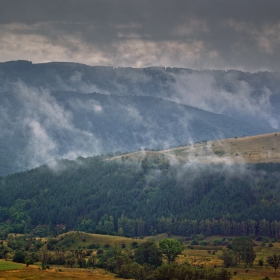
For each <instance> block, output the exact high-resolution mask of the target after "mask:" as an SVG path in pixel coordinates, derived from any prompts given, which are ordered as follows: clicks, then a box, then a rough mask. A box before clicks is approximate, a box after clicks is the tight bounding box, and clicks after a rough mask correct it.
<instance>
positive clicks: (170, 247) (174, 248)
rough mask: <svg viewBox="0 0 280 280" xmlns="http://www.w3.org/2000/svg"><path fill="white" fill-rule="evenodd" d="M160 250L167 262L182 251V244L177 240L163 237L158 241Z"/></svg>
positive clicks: (173, 259)
mask: <svg viewBox="0 0 280 280" xmlns="http://www.w3.org/2000/svg"><path fill="white" fill-rule="evenodd" d="M159 248H160V252H161V253H162V255H163V257H164V258H165V259H166V260H167V262H168V263H171V262H174V261H175V259H176V258H177V257H178V255H180V254H181V253H182V251H183V246H182V245H181V244H180V242H179V241H178V240H174V239H170V238H165V239H163V240H161V241H160V242H159Z"/></svg>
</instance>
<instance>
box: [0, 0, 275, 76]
mask: <svg viewBox="0 0 280 280" xmlns="http://www.w3.org/2000/svg"><path fill="white" fill-rule="evenodd" d="M279 11H280V1H278V0H267V1H263V0H235V1H232V0H211V1H209V0H207V1H206V0H205V1H197V0H193V1H190V0H184V1H182V0H174V1H169V0H141V1H140V0H95V1H90V0H80V1H78V0H75V1H73V0H68V1H63V0H55V1H54V0H40V1H36V0H25V1H21V0H9V1H8V0H2V1H1V2H0V38H1V39H0V61H7V60H17V59H28V60H32V61H33V62H46V61H74V62H81V63H86V64H90V65H96V64H98V65H114V66H132V67H146V66H151V65H163V66H176V67H187V68H195V69H202V68H208V69H230V68H233V69H240V70H246V71H259V70H271V71H275V70H276V71H279V65H280V18H279Z"/></svg>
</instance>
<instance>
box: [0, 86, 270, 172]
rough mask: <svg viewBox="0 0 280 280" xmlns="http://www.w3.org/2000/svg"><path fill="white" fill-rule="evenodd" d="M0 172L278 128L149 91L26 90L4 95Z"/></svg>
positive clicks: (0, 104)
mask: <svg viewBox="0 0 280 280" xmlns="http://www.w3.org/2000/svg"><path fill="white" fill-rule="evenodd" d="M1 111H2V112H4V113H5V114H4V113H3V118H2V122H0V129H1V131H2V134H1V138H0V153H1V155H2V157H1V163H0V175H5V174H9V173H14V172H17V171H22V170H26V169H30V168H34V167H36V166H39V165H41V164H44V163H46V162H49V161H51V160H53V159H54V158H69V159H74V158H76V157H78V156H80V155H81V156H92V155H97V154H104V153H110V152H115V151H121V152H125V151H135V150H139V149H144V148H148V149H166V148H171V147H176V146H179V145H184V144H187V143H192V142H196V141H202V140H207V141H208V140H213V139H217V138H225V137H235V136H238V137H239V136H242V135H244V134H246V135H254V134H259V133H265V132H270V131H271V130H272V129H271V128H267V127H266V126H262V125H260V124H256V123H250V122H245V121H240V120H237V119H234V118H231V117H229V116H225V115H220V114H214V113H210V112H207V111H204V110H200V109H197V108H194V107H191V106H187V105H182V104H178V103H175V102H171V101H167V100H164V99H161V98H156V97H148V96H109V95H104V94H98V93H92V94H79V93H74V92H55V93H52V94H49V93H42V94H39V93H37V92H36V91H33V92H32V91H31V93H30V92H29V91H28V92H27V93H26V92H25V91H21V92H18V93H13V94H12V93H10V94H8V93H6V94H2V95H0V112H1Z"/></svg>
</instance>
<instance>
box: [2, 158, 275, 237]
mask: <svg viewBox="0 0 280 280" xmlns="http://www.w3.org/2000/svg"><path fill="white" fill-rule="evenodd" d="M279 179H280V164H272V163H271V164H256V165H237V164H236V165H217V164H207V165H203V164H185V165H176V164H175V165H171V164H169V163H168V162H164V161H162V160H159V159H155V160H147V159H146V160H144V161H142V162H140V163H135V162H127V161H124V160H120V161H119V162H117V161H110V160H108V159H106V158H105V157H100V156H99V157H93V158H82V157H80V158H78V159H77V160H75V161H69V160H61V161H58V162H57V163H56V164H55V165H53V166H52V167H50V166H47V165H44V166H41V167H39V168H36V169H33V170H30V171H28V172H22V173H17V174H13V175H9V176H6V177H2V178H1V180H0V193H1V195H0V205H1V206H0V222H1V224H0V234H1V235H0V236H2V237H5V236H6V235H7V234H8V233H9V232H16V233H30V232H32V233H34V234H36V235H39V236H44V235H49V234H58V233H61V232H64V231H68V230H72V229H75V230H80V231H86V232H92V233H105V234H116V235H123V236H144V235H154V234H158V233H162V232H167V233H170V234H179V235H183V236H191V235H194V234H203V235H204V236H209V235H216V234H221V235H225V236H226V235H249V236H270V237H276V238H279V235H280V211H279V210H280V203H279V199H280V191H279V190H280V180H279Z"/></svg>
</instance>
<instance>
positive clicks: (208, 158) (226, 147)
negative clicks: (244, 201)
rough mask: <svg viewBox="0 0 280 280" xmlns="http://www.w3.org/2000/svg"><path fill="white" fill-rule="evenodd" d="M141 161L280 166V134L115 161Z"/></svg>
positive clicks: (199, 144) (207, 143) (201, 144)
mask: <svg viewBox="0 0 280 280" xmlns="http://www.w3.org/2000/svg"><path fill="white" fill-rule="evenodd" d="M120 158H121V159H125V160H130V161H141V160H144V159H145V158H150V159H152V158H154V159H156V158H157V159H163V158H164V159H165V160H170V161H173V162H176V161H177V162H179V163H185V162H191V161H193V162H200V163H239V164H246V163H252V164H254V163H271V162H275V163H280V133H279V132H278V133H269V134H261V135H255V136H243V137H240V138H239V137H234V138H226V139H219V140H214V141H202V142H197V143H194V144H191V145H186V146H180V147H176V148H172V149H168V150H162V151H149V150H146V151H140V152H134V153H128V154H125V155H120V156H115V157H112V158H111V160H114V159H120Z"/></svg>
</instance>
